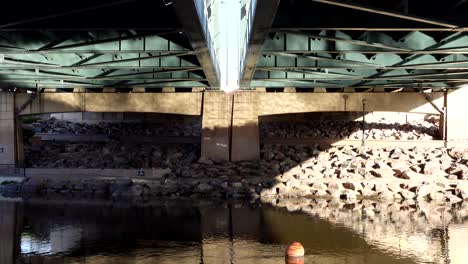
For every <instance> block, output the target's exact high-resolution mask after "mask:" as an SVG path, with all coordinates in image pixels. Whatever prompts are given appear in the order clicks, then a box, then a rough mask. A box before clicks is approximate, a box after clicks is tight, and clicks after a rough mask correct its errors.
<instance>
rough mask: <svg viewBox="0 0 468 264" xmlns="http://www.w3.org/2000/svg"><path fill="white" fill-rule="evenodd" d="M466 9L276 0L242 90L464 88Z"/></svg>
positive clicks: (458, 5)
mask: <svg viewBox="0 0 468 264" xmlns="http://www.w3.org/2000/svg"><path fill="white" fill-rule="evenodd" d="M408 2H409V3H411V5H410V6H409V5H408ZM436 2H437V3H436ZM452 2H453V3H452ZM418 5H419V7H420V8H416V6H418ZM467 10H468V2H467V3H465V2H460V1H459V0H458V1H455V0H453V1H452V0H448V2H445V3H443V4H442V3H440V2H439V1H434V2H431V3H427V1H420V0H414V1H395V2H393V1H364V0H350V1H338V0H336V1H335V0H299V1H291V0H282V1H281V4H280V6H279V8H278V12H277V14H276V17H275V19H274V22H273V26H272V29H271V31H270V34H269V35H268V37H267V38H266V40H265V43H264V45H263V50H262V54H261V55H260V56H259V57H258V59H257V64H256V68H255V73H254V76H253V78H252V81H251V82H250V86H249V85H246V86H245V88H249V87H285V86H292V87H308V88H313V87H323V88H337V89H342V88H345V87H352V88H353V89H356V88H359V89H369V88H373V87H385V88H388V89H399V88H405V89H406V88H409V87H413V88H414V87H416V88H418V87H420V88H452V87H458V86H460V85H463V84H467V83H468V35H467V34H465V29H466V28H465V26H468V19H467V18H466V16H465V15H462V14H463V13H466V12H465V11H467Z"/></svg>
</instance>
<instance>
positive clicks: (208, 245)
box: [0, 198, 468, 264]
mask: <svg viewBox="0 0 468 264" xmlns="http://www.w3.org/2000/svg"><path fill="white" fill-rule="evenodd" d="M298 203H299V202H295V201H293V202H290V203H289V204H288V203H285V204H284V203H283V204H277V206H279V207H281V206H283V207H285V208H278V207H273V206H271V205H265V204H263V205H260V204H248V203H229V204H215V203H210V202H206V201H197V202H195V201H187V200H185V201H182V200H163V201H151V202H145V203H136V202H112V201H102V200H98V201H96V200H94V201H83V200H45V199H39V198H37V199H36V198H34V199H28V200H20V199H16V200H13V199H9V200H0V224H1V225H0V263H1V264H10V263H28V264H29V263H30V264H56V263H57V264H58V263H65V264H69V263H70V264H71V263H90V264H100V263H112V264H124V263H125V264H146V263H148V264H149V263H216V264H218V263H260V264H267V263H285V259H284V250H285V247H286V246H287V245H288V243H290V242H292V241H294V240H298V241H300V242H301V243H302V244H303V245H304V247H305V250H306V256H305V263H308V264H310V263H325V264H329V263H353V264H361V263H362V264H364V263H379V264H387V263H452V264H453V263H466V261H467V260H468V252H466V250H465V248H466V246H465V242H466V241H468V210H467V208H466V205H463V204H455V205H450V204H444V205H431V204H404V203H392V204H377V203H375V202H361V203H356V204H345V203H342V202H336V201H325V200H306V201H305V200H301V201H300V203H302V205H300V204H298ZM286 208H288V209H286ZM431 210H432V211H431ZM290 211H294V212H290Z"/></svg>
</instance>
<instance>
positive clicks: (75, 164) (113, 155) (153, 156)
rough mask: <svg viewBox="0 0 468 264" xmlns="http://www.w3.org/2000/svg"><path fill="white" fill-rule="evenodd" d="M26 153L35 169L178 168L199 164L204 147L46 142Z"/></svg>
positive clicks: (27, 158)
mask: <svg viewBox="0 0 468 264" xmlns="http://www.w3.org/2000/svg"><path fill="white" fill-rule="evenodd" d="M24 153H25V157H26V165H27V166H28V167H33V168H120V169H128V168H143V167H145V168H148V167H163V168H165V167H172V168H174V167H176V166H185V165H188V164H191V163H193V162H195V161H197V160H198V158H199V154H198V153H200V146H199V145H154V144H122V143H120V142H117V141H111V142H103V143H93V144H89V143H67V142H43V143H41V144H40V145H31V144H27V145H25V152H24Z"/></svg>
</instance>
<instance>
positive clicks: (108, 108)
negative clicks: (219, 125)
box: [16, 93, 202, 115]
mask: <svg viewBox="0 0 468 264" xmlns="http://www.w3.org/2000/svg"><path fill="white" fill-rule="evenodd" d="M29 97H30V95H29V94H17V95H16V106H17V107H18V108H19V107H20V106H22V105H23V104H24V103H25V102H27V100H28V98H29ZM201 102H202V94H201V93H41V94H40V95H39V96H38V98H36V99H35V100H33V102H32V103H31V104H29V105H28V106H27V107H26V108H25V109H24V110H23V111H22V112H21V113H20V114H21V115H28V114H41V113H63V112H147V113H148V112H151V113H166V114H181V115H200V113H201Z"/></svg>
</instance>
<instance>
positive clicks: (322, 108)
mask: <svg viewBox="0 0 468 264" xmlns="http://www.w3.org/2000/svg"><path fill="white" fill-rule="evenodd" d="M432 96H433V99H432V101H433V102H434V104H435V105H437V106H439V107H440V108H442V107H443V97H444V94H443V93H432ZM363 100H365V101H364V102H365V108H363ZM258 104H259V107H258V111H259V113H258V114H259V115H276V114H288V113H305V112H336V111H344V112H359V111H366V112H376V111H386V112H411V113H425V114H439V112H438V111H437V110H436V109H435V108H434V107H433V106H432V105H431V104H430V103H429V102H428V101H427V99H426V97H425V95H424V94H423V93H409V92H408V93H258Z"/></svg>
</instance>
